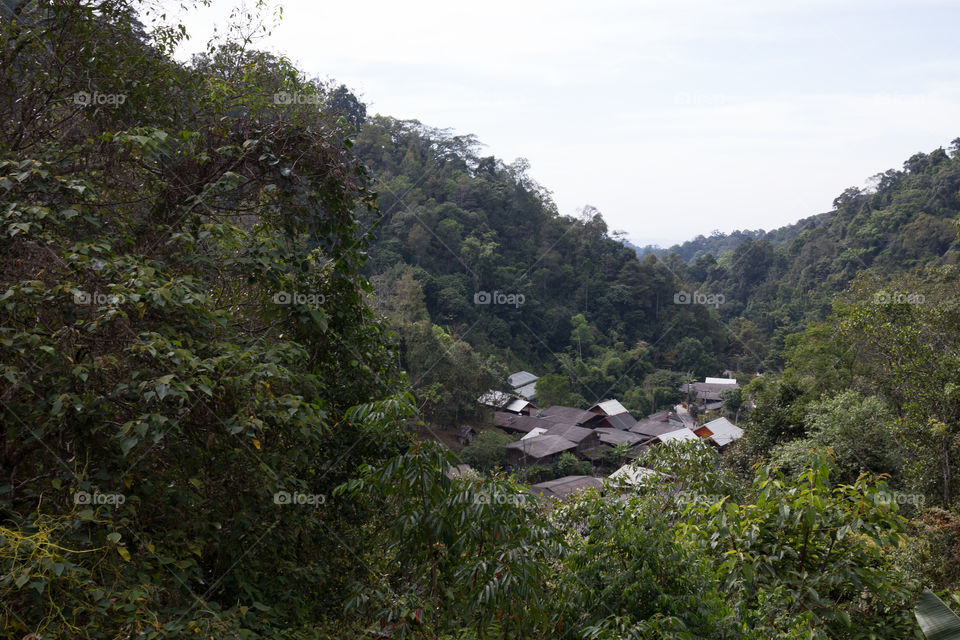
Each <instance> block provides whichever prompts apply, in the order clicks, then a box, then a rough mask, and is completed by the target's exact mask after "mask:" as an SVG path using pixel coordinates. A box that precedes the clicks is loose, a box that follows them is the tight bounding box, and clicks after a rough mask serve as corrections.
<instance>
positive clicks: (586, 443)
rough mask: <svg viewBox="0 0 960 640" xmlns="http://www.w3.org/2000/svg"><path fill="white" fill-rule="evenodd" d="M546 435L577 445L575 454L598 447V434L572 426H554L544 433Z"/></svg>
mask: <svg viewBox="0 0 960 640" xmlns="http://www.w3.org/2000/svg"><path fill="white" fill-rule="evenodd" d="M545 433H546V434H547V435H551V436H560V437H561V438H566V439H567V440H569V441H570V442H574V443H576V445H577V449H576V451H577V453H582V452H584V451H588V450H590V449H594V448H596V447H597V446H599V445H600V434H599V433H598V432H597V431H596V430H594V429H587V428H584V427H578V426H576V425H572V424H562V423H561V424H555V425H553V426H552V427H550V428H549V429H547V430H546V431H545Z"/></svg>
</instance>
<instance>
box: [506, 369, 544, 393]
mask: <svg viewBox="0 0 960 640" xmlns="http://www.w3.org/2000/svg"><path fill="white" fill-rule="evenodd" d="M539 379H540V376H536V375H534V374H532V373H530V372H529V371H517V372H516V373H511V374H510V375H509V376H507V382H508V383H509V384H510V386H511V387H513V388H514V389H516V388H517V387H522V386H524V385H526V384H530V383H531V382H536V381H537V380H539Z"/></svg>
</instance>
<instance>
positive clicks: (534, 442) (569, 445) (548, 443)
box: [503, 434, 577, 466]
mask: <svg viewBox="0 0 960 640" xmlns="http://www.w3.org/2000/svg"><path fill="white" fill-rule="evenodd" d="M503 448H504V449H506V450H507V464H509V465H512V466H525V465H531V464H546V465H550V464H553V463H554V462H556V461H557V458H558V457H559V455H560V454H561V453H563V452H564V451H570V450H571V449H576V448H577V443H576V442H570V441H569V440H567V439H566V438H562V437H560V436H551V435H547V434H541V435H539V436H535V437H533V438H529V439H527V440H517V441H516V442H511V443H510V444H505V445H503Z"/></svg>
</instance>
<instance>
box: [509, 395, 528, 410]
mask: <svg viewBox="0 0 960 640" xmlns="http://www.w3.org/2000/svg"><path fill="white" fill-rule="evenodd" d="M529 404H530V403H529V402H528V401H526V400H522V399H520V398H517V399H516V400H514V401H513V402H511V403H510V404H508V405H507V406H505V407H504V408H503V410H504V411H523V410H524V409H526V408H527V406H528V405H529Z"/></svg>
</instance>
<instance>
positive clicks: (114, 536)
mask: <svg viewBox="0 0 960 640" xmlns="http://www.w3.org/2000/svg"><path fill="white" fill-rule="evenodd" d="M107 540H109V541H110V542H112V543H113V544H117V543H118V542H120V534H119V533H117V532H116V531H114V532H113V533H111V534H109V535H108V536H107Z"/></svg>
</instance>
